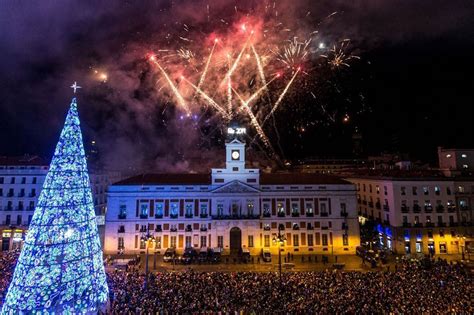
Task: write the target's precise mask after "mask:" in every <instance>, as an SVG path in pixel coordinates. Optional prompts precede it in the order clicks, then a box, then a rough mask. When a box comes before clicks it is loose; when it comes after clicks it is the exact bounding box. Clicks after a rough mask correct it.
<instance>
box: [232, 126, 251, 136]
mask: <svg viewBox="0 0 474 315" xmlns="http://www.w3.org/2000/svg"><path fill="white" fill-rule="evenodd" d="M227 133H228V134H229V135H244V134H246V133H247V129H245V128H232V127H229V128H227Z"/></svg>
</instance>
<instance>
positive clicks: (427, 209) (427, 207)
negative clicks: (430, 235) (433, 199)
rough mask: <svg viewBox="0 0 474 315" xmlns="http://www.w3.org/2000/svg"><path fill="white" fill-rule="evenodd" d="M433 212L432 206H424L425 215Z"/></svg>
mask: <svg viewBox="0 0 474 315" xmlns="http://www.w3.org/2000/svg"><path fill="white" fill-rule="evenodd" d="M431 212H433V207H432V206H425V213H431Z"/></svg>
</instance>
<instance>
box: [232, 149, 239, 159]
mask: <svg viewBox="0 0 474 315" xmlns="http://www.w3.org/2000/svg"><path fill="white" fill-rule="evenodd" d="M239 157H240V153H239V151H232V160H238V159H239Z"/></svg>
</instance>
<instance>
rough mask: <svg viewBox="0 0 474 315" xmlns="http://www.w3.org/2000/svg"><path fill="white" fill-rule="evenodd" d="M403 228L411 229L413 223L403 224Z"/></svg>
mask: <svg viewBox="0 0 474 315" xmlns="http://www.w3.org/2000/svg"><path fill="white" fill-rule="evenodd" d="M402 226H403V227H406V228H409V227H411V223H408V222H403V224H402Z"/></svg>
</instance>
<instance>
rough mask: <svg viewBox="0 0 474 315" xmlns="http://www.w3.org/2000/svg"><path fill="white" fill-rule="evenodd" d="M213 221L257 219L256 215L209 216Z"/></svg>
mask: <svg viewBox="0 0 474 315" xmlns="http://www.w3.org/2000/svg"><path fill="white" fill-rule="evenodd" d="M211 218H212V219H213V220H256V219H259V216H258V215H255V214H249V215H238V214H234V215H213V216H211Z"/></svg>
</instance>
